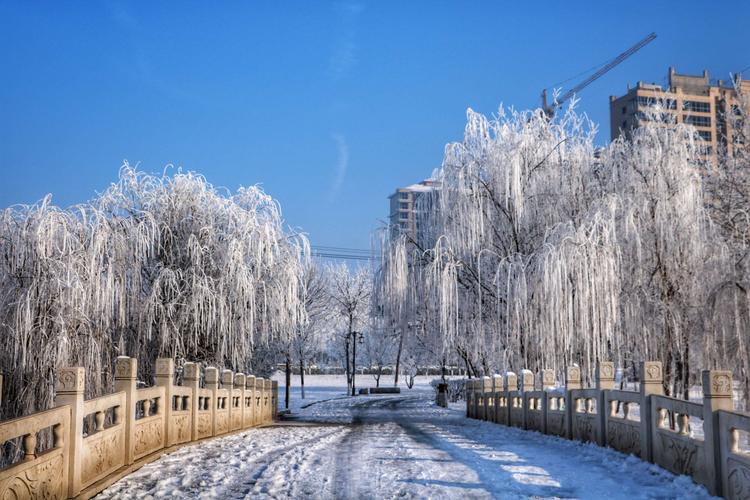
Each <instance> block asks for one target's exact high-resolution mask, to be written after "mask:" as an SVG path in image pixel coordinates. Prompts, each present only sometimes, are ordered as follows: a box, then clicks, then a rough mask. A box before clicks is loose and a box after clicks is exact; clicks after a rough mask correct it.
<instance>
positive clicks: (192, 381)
mask: <svg viewBox="0 0 750 500" xmlns="http://www.w3.org/2000/svg"><path fill="white" fill-rule="evenodd" d="M200 382H201V365H200V363H185V364H184V365H183V367H182V385H183V387H190V393H191V395H190V440H191V441H195V440H196V439H198V408H199V407H200V405H199V401H198V393H199V392H200Z"/></svg>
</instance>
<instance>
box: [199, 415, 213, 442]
mask: <svg viewBox="0 0 750 500" xmlns="http://www.w3.org/2000/svg"><path fill="white" fill-rule="evenodd" d="M211 434H212V431H211V414H210V413H208V412H201V413H199V414H198V437H199V438H204V437H208V436H210V435H211Z"/></svg>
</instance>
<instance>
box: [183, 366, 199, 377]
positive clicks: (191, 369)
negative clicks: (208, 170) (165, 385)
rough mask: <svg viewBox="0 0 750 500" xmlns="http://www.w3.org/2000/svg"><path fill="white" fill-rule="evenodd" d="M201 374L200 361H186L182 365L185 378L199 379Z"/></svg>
mask: <svg viewBox="0 0 750 500" xmlns="http://www.w3.org/2000/svg"><path fill="white" fill-rule="evenodd" d="M200 376H201V364H200V363H192V362H190V363H185V365H184V366H183V367H182V378H183V379H184V380H198V379H199V378H200Z"/></svg>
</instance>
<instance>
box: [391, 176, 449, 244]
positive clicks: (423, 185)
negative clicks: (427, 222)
mask: <svg viewBox="0 0 750 500" xmlns="http://www.w3.org/2000/svg"><path fill="white" fill-rule="evenodd" d="M437 189H438V183H437V182H436V181H433V180H429V179H428V180H424V181H422V182H419V183H417V184H412V185H411V186H407V187H402V188H397V189H396V192H395V193H393V194H392V195H390V196H389V197H388V200H389V208H390V211H389V217H388V219H389V222H390V226H391V237H396V236H398V235H399V234H402V233H406V234H408V235H409V236H410V237H411V238H412V239H413V240H414V241H415V242H417V243H418V244H419V245H420V246H423V247H426V246H431V245H430V242H429V241H427V240H428V238H427V235H426V234H425V230H424V227H423V226H424V219H425V215H426V212H427V211H428V210H429V206H430V204H431V203H432V202H434V197H431V196H428V195H434V194H436V190H437Z"/></svg>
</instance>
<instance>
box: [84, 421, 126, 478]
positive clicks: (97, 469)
mask: <svg viewBox="0 0 750 500" xmlns="http://www.w3.org/2000/svg"><path fill="white" fill-rule="evenodd" d="M82 457H83V463H82V469H81V482H82V483H83V486H84V487H86V486H88V485H90V484H92V483H94V482H96V481H98V480H99V479H101V478H102V477H105V476H106V475H108V474H110V473H111V472H113V471H115V470H117V469H119V468H120V467H122V466H123V465H124V464H125V441H124V426H122V425H120V426H118V427H116V428H112V429H107V430H105V431H102V432H99V433H97V434H94V435H93V436H90V437H87V438H85V439H84V440H83V455H82Z"/></svg>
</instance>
